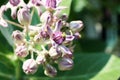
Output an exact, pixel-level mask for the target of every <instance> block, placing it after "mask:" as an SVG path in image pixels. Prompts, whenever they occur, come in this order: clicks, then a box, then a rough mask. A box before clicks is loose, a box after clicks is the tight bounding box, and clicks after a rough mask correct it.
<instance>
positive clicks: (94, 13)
mask: <svg viewBox="0 0 120 80" xmlns="http://www.w3.org/2000/svg"><path fill="white" fill-rule="evenodd" d="M6 2H7V0H1V1H0V5H2V4H5V3H6ZM26 2H27V1H26ZM61 5H66V6H68V7H69V8H68V9H67V10H65V11H64V12H66V13H67V14H69V13H70V14H69V19H68V22H69V21H71V20H82V21H83V22H84V29H83V30H82V32H81V34H82V38H81V39H80V40H76V41H74V43H75V45H76V46H75V51H74V68H73V69H72V70H71V71H65V72H62V71H58V75H57V77H55V78H49V77H46V76H45V75H44V73H43V69H42V67H40V68H39V70H38V71H37V73H36V74H34V75H25V74H24V73H23V71H22V68H21V66H22V61H20V60H19V59H17V58H16V57H15V56H14V53H13V46H14V45H13V42H12V38H11V33H12V31H13V30H15V29H18V28H16V27H15V26H13V25H9V26H10V27H9V28H3V27H1V26H0V79H1V80H117V79H118V78H119V77H120V67H119V65H120V58H119V56H120V40H119V35H120V33H119V32H120V23H119V21H120V1H119V0H67V1H66V0H63V2H62V4H61ZM6 15H7V16H9V11H8V13H7V12H6V14H5V17H6ZM35 16H36V15H34V19H33V21H34V22H33V24H34V23H36V21H38V19H37V18H36V17H35ZM6 18H8V19H11V18H9V17H6Z"/></svg>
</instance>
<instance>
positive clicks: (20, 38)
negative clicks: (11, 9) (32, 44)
mask: <svg viewBox="0 0 120 80" xmlns="http://www.w3.org/2000/svg"><path fill="white" fill-rule="evenodd" d="M12 37H13V39H14V40H15V41H19V42H22V41H23V35H22V33H21V32H20V31H19V30H16V31H13V33H12Z"/></svg>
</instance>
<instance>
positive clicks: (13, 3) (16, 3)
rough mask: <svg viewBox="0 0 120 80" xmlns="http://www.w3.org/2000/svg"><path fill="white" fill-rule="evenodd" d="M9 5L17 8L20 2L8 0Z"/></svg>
mask: <svg viewBox="0 0 120 80" xmlns="http://www.w3.org/2000/svg"><path fill="white" fill-rule="evenodd" d="M9 2H10V4H11V5H13V6H17V5H18V4H19V3H20V0H9Z"/></svg>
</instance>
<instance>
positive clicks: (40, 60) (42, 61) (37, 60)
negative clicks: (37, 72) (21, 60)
mask: <svg viewBox="0 0 120 80" xmlns="http://www.w3.org/2000/svg"><path fill="white" fill-rule="evenodd" d="M45 61H46V59H45V56H44V55H38V56H37V58H36V62H37V64H43V63H44V62H45Z"/></svg>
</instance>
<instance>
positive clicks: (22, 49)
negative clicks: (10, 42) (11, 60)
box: [15, 45, 28, 57]
mask: <svg viewBox="0 0 120 80" xmlns="http://www.w3.org/2000/svg"><path fill="white" fill-rule="evenodd" d="M15 54H16V55H17V56H19V57H26V56H27V55H28V53H27V48H26V46H25V45H20V46H17V48H16V49H15Z"/></svg>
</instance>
